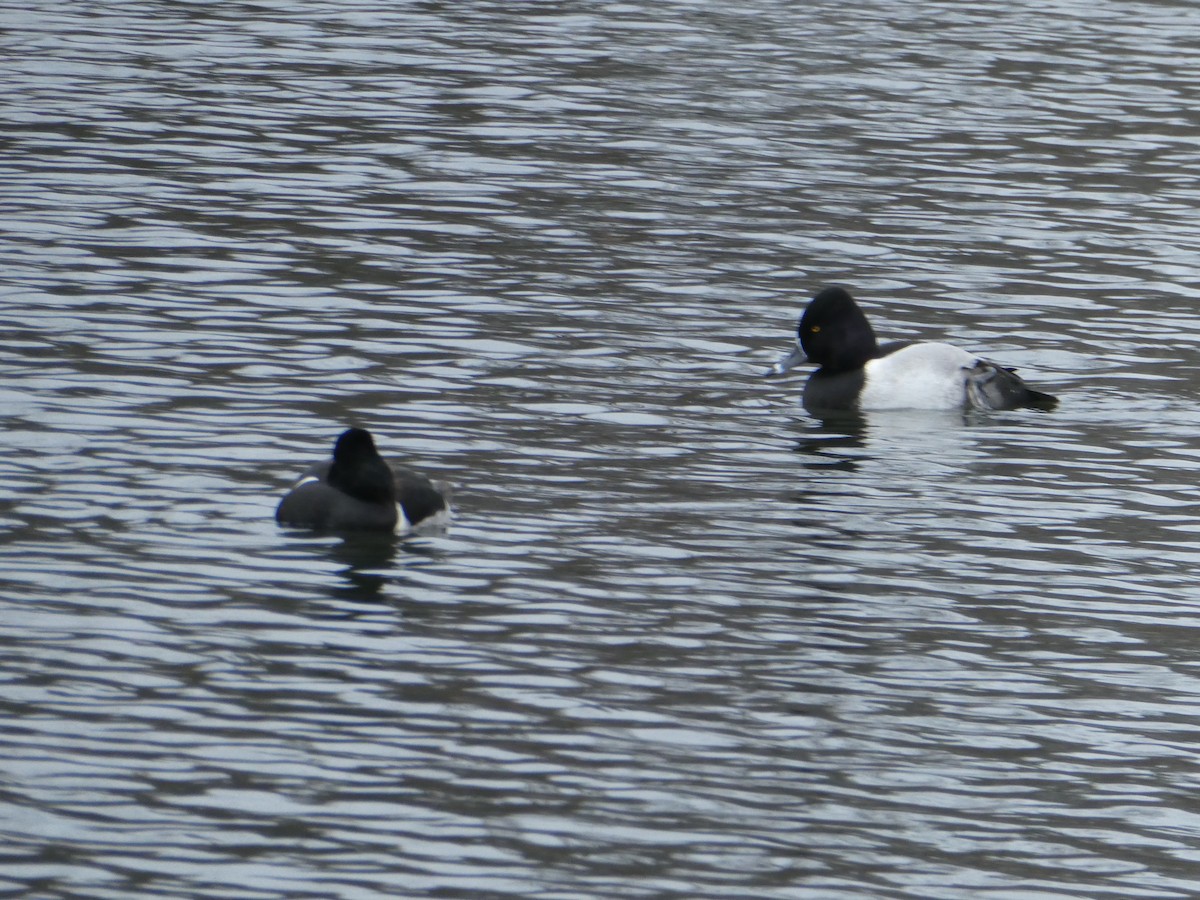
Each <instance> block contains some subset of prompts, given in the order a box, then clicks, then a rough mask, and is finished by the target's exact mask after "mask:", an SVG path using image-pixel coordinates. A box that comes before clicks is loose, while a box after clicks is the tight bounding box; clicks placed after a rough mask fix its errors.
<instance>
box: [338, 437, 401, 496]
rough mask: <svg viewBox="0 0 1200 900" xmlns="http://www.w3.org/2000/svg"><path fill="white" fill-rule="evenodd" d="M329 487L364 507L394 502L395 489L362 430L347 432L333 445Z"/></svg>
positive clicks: (369, 439)
mask: <svg viewBox="0 0 1200 900" xmlns="http://www.w3.org/2000/svg"><path fill="white" fill-rule="evenodd" d="M329 483H330V484H331V485H332V486H333V487H335V488H337V489H338V490H339V491H343V492H344V493H347V494H349V495H350V496H351V497H354V498H356V499H358V500H363V501H365V502H367V503H380V502H385V501H391V502H395V497H396V486H395V481H394V479H393V477H392V470H391V467H390V466H388V464H387V463H386V462H384V461H383V458H382V457H381V456H380V455H379V451H377V450H376V449H375V441H374V439H373V438H372V437H371V433H370V432H369V431H367V430H366V429H365V428H349V429H347V430H346V431H343V432H342V434H341V435H340V436H339V437H338V439H337V443H336V444H334V445H333V466H332V467H331V468H330V469H329Z"/></svg>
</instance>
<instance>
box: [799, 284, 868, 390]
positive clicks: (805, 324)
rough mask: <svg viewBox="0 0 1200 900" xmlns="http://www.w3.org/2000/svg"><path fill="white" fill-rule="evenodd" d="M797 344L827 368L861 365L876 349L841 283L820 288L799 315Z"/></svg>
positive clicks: (840, 369)
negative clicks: (798, 341) (798, 340)
mask: <svg viewBox="0 0 1200 900" xmlns="http://www.w3.org/2000/svg"><path fill="white" fill-rule="evenodd" d="M800 346H801V347H803V348H804V352H805V353H806V354H807V355H808V358H809V360H810V361H811V362H814V363H816V364H817V365H818V366H820V367H821V368H822V369H825V370H828V371H829V372H848V371H850V370H852V369H858V368H861V367H862V365H863V364H864V363H865V362H866V361H867V360H869V359H871V358H873V357H874V356H875V355H876V354H877V353H878V352H879V344H878V342H877V341H876V340H875V332H874V331H872V330H871V323H870V322H868V321H867V317H866V316H865V315H863V311H862V310H861V309H859V308H858V304H857V303H855V302H854V298H853V297H851V296H850V292H849V291H847V290H846V289H845V288H843V287H838V286H836V285H835V286H832V287H827V288H822V289H821V290H820V291H819V292H818V293H817V295H816V296H815V297H813V298H812V301H811V302H810V303H809V304H808V309H806V310H804V315H802V316H801V317H800Z"/></svg>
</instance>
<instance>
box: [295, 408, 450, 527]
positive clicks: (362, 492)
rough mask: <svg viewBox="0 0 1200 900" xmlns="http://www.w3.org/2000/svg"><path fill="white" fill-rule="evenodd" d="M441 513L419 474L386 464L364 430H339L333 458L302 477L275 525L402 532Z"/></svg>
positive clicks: (441, 504) (436, 496)
mask: <svg viewBox="0 0 1200 900" xmlns="http://www.w3.org/2000/svg"><path fill="white" fill-rule="evenodd" d="M445 511H446V499H445V497H443V496H442V494H441V493H440V492H439V491H438V489H437V488H435V487H434V486H433V483H432V482H431V481H430V480H429V479H428V478H426V477H425V476H424V475H418V474H417V473H416V472H411V471H409V470H408V469H401V468H393V467H392V466H389V465H388V464H387V463H386V462H385V461H384V460H383V457H381V456H380V455H379V452H378V451H377V450H376V449H375V441H374V439H373V438H372V437H371V433H370V432H369V431H367V430H366V429H363V428H350V429H348V430H347V431H344V432H342V434H341V436H340V437H339V438H338V439H337V443H336V444H334V447H333V459H329V460H326V461H325V462H322V463H318V464H317V465H315V466H313V467H312V468H311V469H309V470H308V472H306V473H305V474H304V476H303V477H302V478H301V479H300V480H299V481H298V482H297V483H296V486H295V487H293V488H292V489H291V490H290V491H289V492H288V493H287V495H286V496H285V497H284V498H283V500H282V501H280V503H279V508H278V509H277V510H276V511H275V520H276V521H277V522H279V524H280V525H290V526H295V527H299V528H313V529H317V530H318V531H407V530H408V529H410V528H412V527H414V526H416V525H418V524H422V523H425V524H428V523H429V522H430V521H434V520H436V519H437V518H439V517H440V516H441V514H443V513H445Z"/></svg>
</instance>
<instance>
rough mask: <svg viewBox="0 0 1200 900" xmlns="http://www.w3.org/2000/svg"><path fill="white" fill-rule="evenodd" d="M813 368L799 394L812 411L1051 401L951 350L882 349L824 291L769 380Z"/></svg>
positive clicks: (909, 345)
mask: <svg viewBox="0 0 1200 900" xmlns="http://www.w3.org/2000/svg"><path fill="white" fill-rule="evenodd" d="M805 361H807V362H812V363H816V364H817V366H818V367H819V368H818V369H817V371H816V372H814V373H813V374H812V376H811V377H810V378H809V380H808V383H807V384H806V385H805V387H804V405H805V407H806V408H807V409H808V410H810V411H814V410H847V409H859V410H884V409H958V408H974V409H1016V408H1017V407H1021V406H1033V407H1040V408H1044V409H1048V408H1051V407H1053V406H1054V405H1055V404H1057V403H1058V400H1057V398H1055V397H1052V396H1050V395H1049V394H1044V393H1042V392H1041V391H1036V390H1034V389H1033V388H1031V387H1029V386H1028V385H1026V384H1025V382H1024V381H1022V380H1021V378H1020V377H1019V376H1018V375H1017V374H1016V372H1015V371H1014V370H1012V369H1010V368H1006V367H1004V366H1000V365H997V364H996V363H994V362H991V361H990V360H986V359H983V358H981V357H978V356H976V355H975V354H973V353H969V352H967V351H966V350H963V349H961V348H959V347H955V346H954V345H953V344H944V343H940V342H913V341H892V342H890V343H886V344H883V345H882V346H881V345H880V344H879V343H878V341H876V339H875V332H874V331H873V330H872V328H871V323H870V322H868V321H867V317H866V315H864V314H863V311H862V310H861V309H859V307H858V304H857V303H856V302H855V301H854V298H853V297H852V296H851V295H850V292H849V291H847V290H846V289H845V288H843V287H840V286H836V285H835V286H831V287H826V288H823V289H822V290H821V291H819V292H818V293H817V295H816V296H815V297H813V299H812V301H811V302H810V303H809V304H808V308H807V309H805V310H804V314H803V315H802V316H801V317H800V326H799V329H798V339H797V341H796V347H795V348H794V349H793V350H792V351H791V352H790V353H789V354H787V355H786V356H785V357H784V358H783V359H781V360H780V361H779V362H777V363H776V364H775V365H774V366H772V367H771V368H770V369H769V370H768V372H767V374H769V375H782V374H783V373H784V372H787V371H788V370H789V369H791V368H792V367H793V366H795V365H797V364H798V363H801V362H805Z"/></svg>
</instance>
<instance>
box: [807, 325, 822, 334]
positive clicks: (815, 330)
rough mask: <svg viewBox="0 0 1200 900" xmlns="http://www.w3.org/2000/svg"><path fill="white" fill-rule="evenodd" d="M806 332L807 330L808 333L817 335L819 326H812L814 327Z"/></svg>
mask: <svg viewBox="0 0 1200 900" xmlns="http://www.w3.org/2000/svg"><path fill="white" fill-rule="evenodd" d="M808 330H809V331H811V332H812V333H813V334H817V333H818V332H820V330H821V326H820V325H814V326H812V328H810V329H808Z"/></svg>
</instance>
